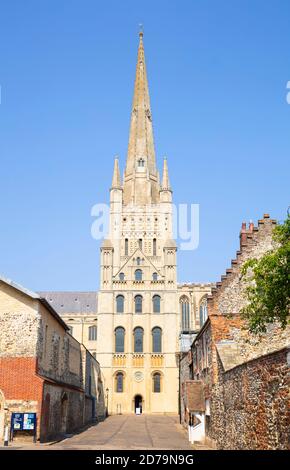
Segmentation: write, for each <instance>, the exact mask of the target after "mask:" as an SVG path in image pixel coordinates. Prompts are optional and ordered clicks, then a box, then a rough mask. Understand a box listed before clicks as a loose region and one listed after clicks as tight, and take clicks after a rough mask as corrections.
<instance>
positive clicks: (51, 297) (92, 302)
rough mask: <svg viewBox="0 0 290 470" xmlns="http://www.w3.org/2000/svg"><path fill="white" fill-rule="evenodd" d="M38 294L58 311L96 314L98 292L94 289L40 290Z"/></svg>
mask: <svg viewBox="0 0 290 470" xmlns="http://www.w3.org/2000/svg"><path fill="white" fill-rule="evenodd" d="M39 295H41V296H42V297H44V298H45V299H46V300H47V302H48V303H49V304H50V305H51V306H52V307H53V308H54V309H55V310H56V311H57V312H58V313H59V315H63V314H65V313H71V314H74V315H75V314H79V315H81V314H90V313H94V314H97V308H98V294H97V292H96V291H88V292H80V291H42V292H39Z"/></svg>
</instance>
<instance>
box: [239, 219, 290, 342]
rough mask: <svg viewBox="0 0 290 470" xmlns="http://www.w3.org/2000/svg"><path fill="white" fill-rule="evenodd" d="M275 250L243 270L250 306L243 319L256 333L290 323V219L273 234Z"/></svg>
mask: <svg viewBox="0 0 290 470" xmlns="http://www.w3.org/2000/svg"><path fill="white" fill-rule="evenodd" d="M273 240H274V241H275V242H276V243H275V245H276V247H275V248H273V249H272V250H270V251H268V252H267V253H265V255H264V256H262V257H261V258H260V259H256V258H252V259H249V260H247V261H246V262H245V263H244V265H243V267H242V278H243V279H244V280H245V281H246V286H247V287H246V297H247V301H248V302H247V305H246V306H245V307H244V308H243V310H242V315H243V317H244V318H246V319H247V320H248V323H249V328H250V330H251V331H252V332H254V333H259V332H264V331H265V330H266V327H267V324H269V323H274V322H276V321H278V322H279V323H280V325H281V326H282V328H285V327H286V325H287V323H288V322H289V307H290V217H289V214H288V216H287V219H286V220H285V221H284V223H283V224H281V225H277V227H275V229H274V230H273Z"/></svg>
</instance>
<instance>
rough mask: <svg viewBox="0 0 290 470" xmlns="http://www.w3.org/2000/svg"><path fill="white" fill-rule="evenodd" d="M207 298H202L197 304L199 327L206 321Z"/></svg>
mask: <svg viewBox="0 0 290 470" xmlns="http://www.w3.org/2000/svg"><path fill="white" fill-rule="evenodd" d="M207 316H208V315H207V300H206V299H203V300H202V301H201V303H200V306H199V324H200V328H201V327H202V325H203V324H204V323H205V322H206V319H207Z"/></svg>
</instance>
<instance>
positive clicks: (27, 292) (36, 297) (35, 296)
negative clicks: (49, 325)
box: [0, 275, 69, 330]
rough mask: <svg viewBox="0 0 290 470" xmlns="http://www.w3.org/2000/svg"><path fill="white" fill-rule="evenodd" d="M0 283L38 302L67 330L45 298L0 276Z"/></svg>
mask: <svg viewBox="0 0 290 470" xmlns="http://www.w3.org/2000/svg"><path fill="white" fill-rule="evenodd" d="M0 281H1V282H3V283H4V284H7V285H9V286H10V287H13V289H16V290H18V291H19V292H22V294H25V295H27V296H28V297H30V298H31V299H34V300H38V301H39V302H40V303H41V304H42V305H43V306H44V307H45V308H46V309H47V310H48V311H49V312H50V313H51V314H52V316H53V317H54V318H55V319H56V320H57V321H58V322H59V323H60V324H61V325H62V326H63V328H64V329H65V330H69V327H68V326H67V324H66V323H65V322H64V321H63V320H62V318H61V317H60V316H59V314H58V313H57V311H56V310H55V309H54V308H53V306H52V305H51V304H50V303H49V302H47V300H46V299H45V298H43V296H42V295H41V294H40V293H37V292H33V291H31V290H29V289H26V288H25V287H23V286H21V285H20V284H17V283H16V282H14V281H12V280H11V279H8V278H6V277H4V276H1V275H0Z"/></svg>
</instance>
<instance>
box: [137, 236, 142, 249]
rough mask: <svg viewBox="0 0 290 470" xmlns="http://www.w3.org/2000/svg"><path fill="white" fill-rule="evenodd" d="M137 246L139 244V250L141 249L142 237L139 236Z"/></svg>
mask: <svg viewBox="0 0 290 470" xmlns="http://www.w3.org/2000/svg"><path fill="white" fill-rule="evenodd" d="M138 246H139V250H142V238H139V240H138Z"/></svg>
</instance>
